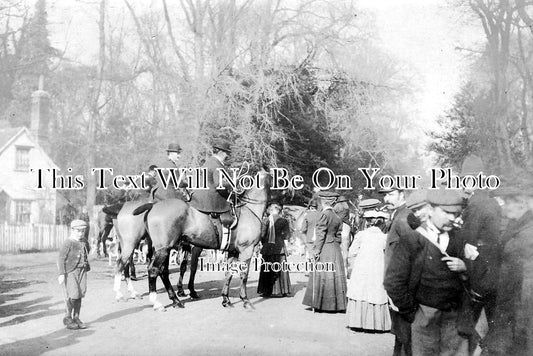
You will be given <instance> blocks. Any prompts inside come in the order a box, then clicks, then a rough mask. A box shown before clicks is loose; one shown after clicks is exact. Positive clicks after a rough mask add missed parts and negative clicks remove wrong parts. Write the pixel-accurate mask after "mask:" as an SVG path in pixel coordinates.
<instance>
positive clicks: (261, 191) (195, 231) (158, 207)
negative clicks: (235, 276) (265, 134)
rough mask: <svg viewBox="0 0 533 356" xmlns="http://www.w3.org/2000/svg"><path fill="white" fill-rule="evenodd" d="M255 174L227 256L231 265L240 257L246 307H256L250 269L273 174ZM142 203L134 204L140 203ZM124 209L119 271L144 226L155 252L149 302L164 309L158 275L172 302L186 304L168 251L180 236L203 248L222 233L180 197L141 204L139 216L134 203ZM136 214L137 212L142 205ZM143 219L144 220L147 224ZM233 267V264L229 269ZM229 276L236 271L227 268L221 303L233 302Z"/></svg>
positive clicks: (217, 243) (213, 245) (217, 246)
mask: <svg viewBox="0 0 533 356" xmlns="http://www.w3.org/2000/svg"><path fill="white" fill-rule="evenodd" d="M257 174H258V178H259V179H258V181H259V188H257V187H253V188H251V189H248V190H246V191H245V192H244V194H242V196H241V202H242V203H241V204H239V205H238V206H237V208H236V210H237V216H238V217H239V222H238V224H237V226H236V227H235V228H234V229H233V230H232V231H231V234H232V239H231V240H232V246H231V249H230V251H229V253H228V261H227V266H233V265H234V263H235V262H236V260H238V263H239V264H238V270H239V271H240V277H241V290H240V293H239V296H240V298H241V299H242V300H243V302H244V307H245V308H246V307H251V306H252V304H251V303H250V301H249V300H248V297H247V295H246V283H247V279H248V270H249V265H250V260H251V258H252V255H253V251H254V248H255V246H256V245H257V244H258V243H259V240H260V235H261V225H262V221H261V218H262V216H263V213H264V211H265V208H266V205H267V202H268V200H269V198H270V176H269V175H268V173H267V172H265V171H260V172H259V173H257ZM141 205H142V204H136V206H141ZM125 208H126V206H125V207H124V208H123V209H122V210H121V212H120V214H119V221H121V219H120V217H121V215H124V218H126V216H125V215H126V214H127V215H129V216H128V217H127V219H123V220H122V221H123V222H124V228H123V226H122V225H121V224H120V223H119V226H118V236H119V239H120V240H121V241H120V242H121V245H122V255H121V257H120V258H119V260H118V261H117V267H118V268H117V272H119V273H120V271H121V266H124V265H125V264H126V261H127V259H128V257H129V253H132V252H133V246H134V245H135V244H136V243H137V241H136V238H138V236H139V235H140V234H141V230H142V231H144V232H143V233H149V235H150V238H151V241H152V246H153V251H154V254H153V258H152V259H151V262H150V265H149V269H148V271H149V272H148V283H149V290H150V302H151V303H153V306H154V309H162V307H163V306H162V304H161V303H160V302H159V301H158V300H157V293H156V278H157V277H158V276H159V277H160V278H161V279H162V281H163V284H164V285H165V289H166V291H167V293H168V296H169V298H170V300H172V305H173V306H174V307H176V306H177V307H183V304H182V303H181V301H180V300H179V299H178V296H177V295H176V293H175V292H174V290H173V289H172V286H171V283H170V280H169V271H168V261H169V256H170V250H171V249H172V248H174V247H176V246H178V244H179V243H180V242H182V241H183V242H186V243H188V244H191V245H194V246H197V247H200V248H205V249H220V247H221V241H220V239H219V238H218V233H217V230H216V227H215V226H214V225H213V223H212V222H211V220H210V217H209V216H208V215H206V214H204V213H201V212H199V211H198V210H196V209H194V208H192V207H191V206H189V204H187V203H185V202H184V201H182V200H178V199H169V200H163V201H160V202H158V203H155V204H144V206H143V208H141V209H140V211H143V210H144V212H142V213H141V214H140V215H133V214H132V212H133V210H135V207H133V208H131V209H126V210H125ZM136 213H139V210H137V211H136ZM144 222H146V225H145V224H144ZM145 226H146V227H145ZM126 229H128V231H126ZM134 230H135V231H134ZM136 236H137V237H136ZM193 264H194V261H193ZM122 268H123V267H122ZM229 270H234V269H233V268H230V269H229ZM115 278H117V277H115ZM231 279H232V274H231V273H230V272H229V271H228V272H226V275H225V282H224V286H223V288H222V299H223V301H222V305H223V306H231V301H230V299H229V296H228V292H229V285H230V282H231Z"/></svg>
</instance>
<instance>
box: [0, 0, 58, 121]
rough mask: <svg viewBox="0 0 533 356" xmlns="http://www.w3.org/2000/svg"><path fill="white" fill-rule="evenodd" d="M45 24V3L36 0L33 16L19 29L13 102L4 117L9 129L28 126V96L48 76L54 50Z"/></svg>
mask: <svg viewBox="0 0 533 356" xmlns="http://www.w3.org/2000/svg"><path fill="white" fill-rule="evenodd" d="M47 24H48V20H47V13H46V0H38V1H37V3H36V4H35V11H34V14H33V16H32V17H31V19H30V20H29V21H28V23H27V25H25V26H24V27H23V28H22V30H21V37H20V40H19V51H18V54H17V58H16V63H17V64H16V66H15V73H14V81H13V85H12V88H11V96H12V100H11V102H10V104H9V107H8V108H7V110H6V113H5V114H4V115H5V116H6V117H7V118H8V120H9V122H10V123H11V125H12V126H21V125H26V126H29V124H30V112H31V94H32V93H33V92H34V91H35V90H37V89H38V85H39V77H40V76H41V75H43V76H44V77H45V82H46V78H47V77H48V76H49V75H50V64H51V59H52V57H53V56H55V51H54V49H53V48H52V47H51V46H50V41H49V39H48V29H47Z"/></svg>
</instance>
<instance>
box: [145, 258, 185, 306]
mask: <svg viewBox="0 0 533 356" xmlns="http://www.w3.org/2000/svg"><path fill="white" fill-rule="evenodd" d="M169 252H170V249H169V248H161V249H159V250H157V251H155V254H154V258H153V264H152V267H151V268H150V272H149V273H151V274H152V276H154V277H156V278H157V276H160V277H161V280H162V281H163V284H164V285H165V289H166V290H167V293H168V297H169V299H170V300H172V306H173V307H180V308H183V307H184V305H183V304H182V303H181V302H180V300H179V299H178V296H177V295H176V292H174V289H173V288H172V285H171V284H170V279H169V278H168V260H169V257H170V254H169ZM150 301H151V302H152V303H153V304H154V309H160V308H161V306H162V305H161V303H159V302H158V301H157V294H156V290H155V283H154V286H153V292H152V287H150Z"/></svg>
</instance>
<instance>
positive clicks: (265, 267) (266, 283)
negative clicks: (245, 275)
mask: <svg viewBox="0 0 533 356" xmlns="http://www.w3.org/2000/svg"><path fill="white" fill-rule="evenodd" d="M262 258H263V261H264V262H265V263H262V264H261V271H260V272H259V283H258V285H257V293H259V294H262V295H263V296H264V297H270V296H273V297H275V296H286V295H289V294H290V293H291V280H290V278H289V272H288V271H279V272H274V271H272V266H273V263H275V264H276V265H281V263H282V262H283V261H287V257H285V255H264V256H262ZM276 271H277V269H276Z"/></svg>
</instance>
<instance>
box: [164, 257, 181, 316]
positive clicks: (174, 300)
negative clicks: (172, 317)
mask: <svg viewBox="0 0 533 356" xmlns="http://www.w3.org/2000/svg"><path fill="white" fill-rule="evenodd" d="M169 257H170V249H168V250H167V252H166V259H165V262H164V264H163V268H162V269H161V274H160V277H161V280H162V281H163V284H164V285H165V288H166V290H167V293H168V298H169V299H170V300H172V306H173V307H174V308H176V307H179V308H185V305H183V303H182V302H181V301H180V300H179V298H178V296H177V295H176V292H174V289H173V288H172V283H170V278H169V268H168V260H169Z"/></svg>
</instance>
